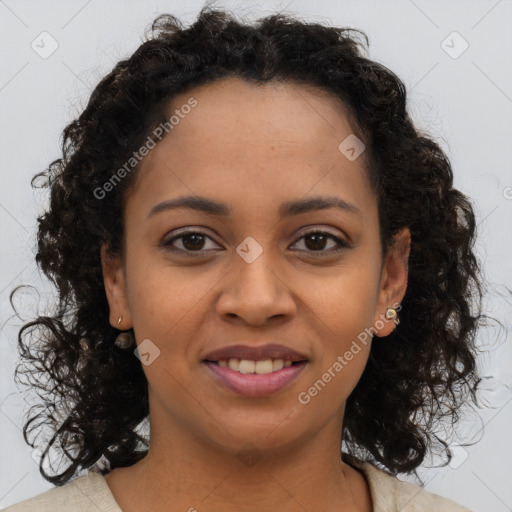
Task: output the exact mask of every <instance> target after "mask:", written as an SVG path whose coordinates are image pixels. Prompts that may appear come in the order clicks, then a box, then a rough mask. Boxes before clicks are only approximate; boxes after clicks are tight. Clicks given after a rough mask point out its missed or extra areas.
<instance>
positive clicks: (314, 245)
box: [162, 230, 350, 257]
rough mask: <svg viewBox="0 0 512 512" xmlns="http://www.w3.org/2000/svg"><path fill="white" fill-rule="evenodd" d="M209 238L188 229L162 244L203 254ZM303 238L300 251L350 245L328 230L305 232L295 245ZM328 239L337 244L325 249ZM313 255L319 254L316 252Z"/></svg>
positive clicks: (332, 250)
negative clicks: (302, 247) (303, 246)
mask: <svg viewBox="0 0 512 512" xmlns="http://www.w3.org/2000/svg"><path fill="white" fill-rule="evenodd" d="M207 240H211V241H213V240H212V238H211V237H209V236H208V235H207V234H206V233H204V232H202V231H194V230H188V231H182V232H181V233H180V234H179V235H177V236H174V237H173V238H170V239H169V240H166V241H164V242H163V243H162V246H163V247H166V248H168V249H169V250H171V251H173V252H177V253H182V254H186V255H187V256H201V255H203V254H204V253H205V252H211V251H208V250H207V248H205V245H206V242H207ZM302 240H304V245H305V247H306V249H300V251H302V252H309V253H320V254H319V255H325V254H335V253H338V252H340V251H342V250H343V249H345V248H348V247H350V245H349V244H348V243H347V242H346V241H345V240H343V239H341V238H339V237H337V236H335V235H333V234H331V233H329V232H327V231H310V232H309V233H305V234H304V235H303V236H302V237H301V238H299V240H297V242H295V244H294V245H297V244H298V243H299V242H301V241H302ZM328 240H331V241H334V242H335V244H334V247H331V248H329V249H328V250H325V248H326V245H327V242H328ZM176 243H177V244H178V245H181V247H179V246H178V247H177V246H176V245H175V244H176ZM292 247H293V246H292ZM194 253H196V254H194ZM311 255H312V256H315V257H316V256H317V255H316V254H311Z"/></svg>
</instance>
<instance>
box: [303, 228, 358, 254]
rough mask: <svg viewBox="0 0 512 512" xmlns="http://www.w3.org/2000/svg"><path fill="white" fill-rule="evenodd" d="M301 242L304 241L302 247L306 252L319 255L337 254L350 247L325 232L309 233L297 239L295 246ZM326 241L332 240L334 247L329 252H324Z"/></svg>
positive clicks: (343, 241)
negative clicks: (304, 247) (303, 246)
mask: <svg viewBox="0 0 512 512" xmlns="http://www.w3.org/2000/svg"><path fill="white" fill-rule="evenodd" d="M301 240H304V241H305V242H304V245H305V246H306V252H309V253H320V255H325V254H334V253H338V252H340V251H342V250H343V249H345V248H348V247H350V245H349V244H348V243H347V242H346V241H345V240H343V239H341V238H339V237H337V236H334V235H333V234H331V233H329V232H327V231H310V232H309V233H306V234H304V235H303V236H302V237H301V238H299V240H298V241H297V242H295V244H297V243H299V242H300V241H301ZM328 240H334V242H335V246H334V248H332V247H331V248H330V249H329V250H324V249H325V247H326V244H327V241H328ZM295 244H294V245H295ZM313 256H315V257H316V256H317V255H316V254H313Z"/></svg>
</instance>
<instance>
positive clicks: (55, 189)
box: [11, 6, 483, 485]
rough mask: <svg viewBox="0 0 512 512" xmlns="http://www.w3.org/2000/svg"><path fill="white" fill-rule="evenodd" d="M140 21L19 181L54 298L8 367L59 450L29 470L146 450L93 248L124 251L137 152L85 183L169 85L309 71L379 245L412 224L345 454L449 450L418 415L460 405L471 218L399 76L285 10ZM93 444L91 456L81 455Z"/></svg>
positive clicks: (283, 77)
mask: <svg viewBox="0 0 512 512" xmlns="http://www.w3.org/2000/svg"><path fill="white" fill-rule="evenodd" d="M150 34H151V36H150V37H147V38H146V40H145V41H144V42H143V44H141V46H140V47H139V48H138V49H137V50H136V51H135V53H133V55H131V56H130V57H129V58H127V59H125V60H122V61H120V62H118V63H117V64H116V66H115V67H114V68H113V70H112V71H111V72H110V73H109V74H108V75H107V76H105V77H104V78H103V79H102V80H101V81H100V83H99V84H98V85H97V87H96V88H95V89H94V91H93V92H92V94H91V97H90V100H89V102H88V104H87V107H86V108H85V110H83V112H82V113H81V114H80V116H79V117H78V118H77V119H76V120H74V121H73V122H71V123H70V124H69V125H68V126H66V128H65V129H64V132H63V141H62V157H61V158H59V159H58V160H55V161H53V162H52V163H51V164H50V165H49V167H48V169H46V170H45V171H44V172H43V173H39V174H37V175H36V176H34V178H33V180H32V186H34V187H35V186H36V184H35V181H36V180H37V181H40V180H41V179H43V180H44V184H43V185H40V186H44V187H48V188H49V192H50V203H49V207H48V208H47V209H46V211H45V212H44V214H42V215H41V216H39V217H38V219H37V220H38V223H39V230H38V237H37V243H38V251H37V255H36V261H37V264H38V265H39V266H40V268H41V269H42V271H43V272H44V273H45V275H46V276H47V277H48V278H49V279H50V281H51V282H52V283H53V284H54V285H55V286H56V288H57V289H58V301H57V303H56V305H55V308H54V311H52V314H51V315H48V316H37V318H36V319H35V320H32V321H30V322H28V323H25V324H24V325H23V326H22V328H21V329H20V331H19V335H18V342H19V350H20V354H21V362H20V363H19V364H18V366H17V368H16V372H15V377H16V378H18V377H19V374H21V373H23V374H28V375H29V377H30V382H31V384H32V385H33V386H35V387H36V388H37V392H38V394H39V396H40V398H41V401H42V402H41V403H39V404H37V405H35V406H33V407H31V408H30V411H29V413H28V415H27V418H26V422H25V424H24V428H23V435H24V438H25V441H26V442H27V443H29V444H30V445H31V446H32V447H34V446H35V444H34V442H33V441H31V440H29V434H33V433H34V432H37V430H38V428H39V427H41V425H45V426H46V427H48V426H49V427H50V428H51V436H49V439H48V440H47V444H46V450H45V451H44V455H48V451H49V450H50V448H52V447H53V448H57V449H58V450H61V451H62V453H63V455H64V456H63V459H64V460H66V462H68V465H67V467H66V468H65V469H64V470H63V471H61V472H60V473H58V474H53V475H52V474H48V473H47V472H46V471H45V470H44V469H43V460H41V463H40V472H41V474H42V475H43V477H44V478H45V479H47V480H48V481H50V482H52V483H54V484H55V485H63V484H64V483H66V482H67V481H68V480H70V479H71V478H72V477H73V476H74V475H75V473H76V472H77V471H80V470H85V469H88V468H90V469H93V470H100V471H101V472H102V473H103V474H105V473H106V472H108V470H109V469H114V468H116V467H121V466H130V465H132V464H134V463H135V462H137V461H138V460H140V459H141V458H143V457H144V456H145V455H146V453H147V447H148V446H149V443H148V439H147V437H146V436H145V435H143V434H142V433H141V432H140V431H139V428H140V426H141V425H142V424H143V422H144V421H145V420H147V417H148V414H149V407H148V384H147V380H146V377H145V375H144V372H143V369H142V365H141V362H140V360H139V359H138V358H137V357H135V356H134V354H133V351H132V350H129V351H126V350H123V349H121V348H119V347H117V346H115V345H114V340H115V338H116V336H117V335H118V334H119V331H118V330H117V329H115V328H113V327H112V326H111V325H110V323H109V305H108V302H107V298H106V294H105V289H104V283H103V276H102V267H101V259H100V247H101V245H102V244H103V243H105V244H107V245H108V248H109V252H110V253H111V254H113V255H116V254H120V253H122V251H123V250H124V229H123V214H124V205H125V199H126V195H127V192H128V191H129V190H130V187H132V185H133V183H134V180H135V179H136V176H137V169H138V166H136V167H134V169H133V171H132V172H130V173H129V174H128V176H126V177H125V178H124V179H123V180H121V181H120V183H118V184H117V185H116V186H115V187H114V188H113V190H112V191H110V192H109V194H108V195H107V197H106V198H98V197H97V196H98V194H95V193H94V191H95V190H97V189H98V187H101V186H102V185H103V184H104V183H105V182H107V181H108V180H109V179H112V176H113V170H114V169H118V168H119V167H120V166H122V165H123V163H124V162H126V161H127V160H128V159H129V158H130V157H131V155H132V154H133V152H134V151H136V150H137V149H138V148H140V146H141V145H142V144H143V141H144V140H145V139H146V138H147V136H148V134H149V133H150V132H151V131H152V130H154V129H155V127H156V126H158V125H159V124H160V123H162V122H165V121H166V119H167V114H166V111H167V108H166V107H167V106H168V104H169V101H170V100H172V98H173V97H174V96H175V95H177V94H179V93H182V92H184V91H186V90H188V89H191V88H192V87H194V86H197V85H200V84H205V83H210V82H212V81H214V80H217V79H220V78H223V77H228V76H236V77H239V78H242V79H245V80H247V81H252V82H253V83H264V82H267V81H269V80H280V81H286V82H289V83H292V84H298V85H300V84H307V85H313V86H316V87H319V88H321V89H323V90H324V91H327V92H329V93H330V94H331V95H334V96H336V97H337V98H339V99H340V100H341V101H342V103H343V104H344V105H345V106H346V108H347V111H348V113H349V115H350V119H351V123H352V128H353V130H354V132H355V133H357V135H358V137H359V138H360V139H361V140H362V141H363V142H364V144H365V146H366V151H365V158H367V159H368V160H367V168H368V174H369V177H370V180H371V183H372V186H373V189H374V191H375V194H376V197H377V201H378V211H379V223H380V233H381V245H382V247H383V248H384V249H386V248H388V247H389V246H390V244H391V243H392V240H393V235H394V234H396V233H397V232H398V230H399V229H400V228H402V227H404V226H406V227H408V228H409V230H410V232H411V252H410V258H409V278H408V287H407V292H406V295H405V297H404V299H403V302H402V309H401V313H400V318H401V323H400V326H399V328H397V329H396V330H394V331H393V332H392V333H391V334H390V335H389V336H388V337H387V338H386V341H385V343H377V344H373V345H372V347H371V352H370V355H369V360H368V363H367V366H366V368H365V370H364V372H363V374H362V377H361V379H360V381H359V382H358V384H357V386H356V388H355V389H354V391H353V392H352V394H351V395H350V397H349V398H348V401H347V404H346V410H345V419H344V425H343V441H344V443H345V451H346V454H344V455H343V456H344V457H348V458H347V460H350V457H356V456H357V457H358V458H360V459H364V460H367V461H368V462H371V463H373V464H375V465H380V466H382V467H383V468H385V469H387V470H388V471H390V472H391V473H393V474H396V473H400V472H411V471H413V470H415V468H417V467H418V466H419V465H420V464H421V463H422V461H423V460H424V458H425V457H426V456H427V454H428V453H429V451H432V450H433V447H434V445H435V446H440V447H441V448H442V449H443V450H444V451H445V452H446V453H448V460H449V457H450V451H449V447H448V444H447V443H446V442H445V441H443V440H442V439H440V438H439V437H438V435H436V434H433V432H434V428H435V427H436V425H438V423H439V422H440V421H441V420H443V421H444V420H446V419H449V421H451V423H452V424H455V423H456V422H457V421H458V420H459V417H460V411H461V405H462V404H463V403H464V402H465V401H466V400H467V399H468V398H472V399H473V401H475V391H476V389H477V387H478V383H479V380H480V379H479V377H478V374H477V370H476V357H477V352H478V350H477V348H476V344H475V341H476V332H477V330H478V327H479V321H480V319H481V318H482V316H483V315H482V314H481V308H482V306H481V305H482V282H481V281H480V279H481V278H480V266H479V262H478V260H477V259H476V257H475V253H474V252H473V249H474V242H475V233H476V227H475V216H474V212H473V209H472V205H471V203H470V201H469V200H468V198H467V197H466V196H465V195H463V194H462V193H461V192H460V191H458V190H456V189H454V188H453V176H452V169H451V165H450V162H449V160H448V158H447V156H446V155H445V154H444V153H443V151H442V150H441V148H440V147H439V146H438V145H437V144H436V143H435V142H434V141H433V140H432V139H431V138H429V137H428V136H427V135H426V134H422V133H420V132H419V131H418V130H417V129H416V128H415V127H414V125H413V122H412V121H411V118H410V117H409V114H408V113H407V111H406V90H405V87H404V84H403V83H402V82H401V80H400V79H399V78H398V77H397V76H396V75H395V74H394V73H393V72H391V71H390V70H389V69H387V68H386V67H385V66H383V65H381V64H379V63H376V62H374V61H372V60H370V59H368V58H366V57H365V56H364V55H363V51H365V45H364V44H363V43H362V42H361V41H360V39H359V37H358V36H359V35H362V36H364V39H365V41H366V46H368V38H367V36H366V35H365V34H364V32H362V31H360V30H356V29H351V28H338V27H330V26H324V25H320V24H316V23H306V22H304V21H301V20H299V19H298V18H297V17H293V16H290V15H283V14H274V15H271V16H268V17H265V18H261V19H259V20H257V21H256V22H255V23H254V24H252V25H251V24H248V23H246V22H241V21H240V20H237V19H236V18H235V17H234V16H233V14H231V13H227V12H224V11H223V10H219V9H212V8H211V7H210V6H206V7H203V9H202V10H201V12H200V13H199V16H198V19H197V20H196V21H195V22H194V23H193V24H191V25H190V26H189V27H188V28H185V27H183V25H182V23H181V22H180V21H179V20H178V19H177V18H176V17H174V16H172V15H170V14H164V15H161V16H159V17H158V18H157V19H156V20H155V21H154V22H153V24H152V26H151V33H150ZM15 291H16V290H14V291H13V292H12V293H11V303H12V296H13V293H14V292H15ZM28 335H30V336H29V338H30V339H29V340H25V338H26V337H27V336H28ZM383 390H385V392H384V391H383ZM340 435H341V433H340ZM440 443H441V444H440ZM100 458H102V460H105V459H106V460H107V461H108V466H107V467H106V468H105V467H100V466H98V465H97V463H98V461H99V460H100ZM98 468H99V469H98Z"/></svg>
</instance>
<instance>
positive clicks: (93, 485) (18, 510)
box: [5, 462, 471, 512]
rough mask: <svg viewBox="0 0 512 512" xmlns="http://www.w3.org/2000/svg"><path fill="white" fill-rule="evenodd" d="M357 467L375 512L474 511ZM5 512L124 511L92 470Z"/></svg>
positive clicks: (369, 468)
mask: <svg viewBox="0 0 512 512" xmlns="http://www.w3.org/2000/svg"><path fill="white" fill-rule="evenodd" d="M357 466H358V467H359V468H360V469H361V470H362V472H363V473H364V474H365V476H366V479H367V480H368V483H369V485H370V493H371V496H372V500H373V507H374V508H373V512H471V511H470V510H469V509H467V508H464V507H461V506H460V505H457V504H456V503H454V502H453V501H450V500H448V499H446V498H443V497H441V496H438V495H437V494H433V493H430V492H427V491H425V490H423V489H422V488H421V487H419V486H417V485H415V484H412V483H409V482H402V481H400V480H398V478H396V477H394V476H392V475H389V474H388V473H386V472H384V471H382V470H380V469H377V468H375V467H374V466H372V465H371V464H369V463H366V462H365V463H359V464H357ZM5 510H6V512H122V510H121V508H120V507H119V505H118V504H117V503H116V501H115V499H114V497H113V495H112V493H111V492H110V488H109V486H108V485H107V481H106V479H105V477H104V476H103V475H101V474H100V473H89V474H88V475H86V476H81V477H79V478H76V479H75V480H73V481H72V482H68V483H67V484H65V485H63V486H60V487H54V488H53V489H50V490H48V491H46V492H44V493H42V494H39V495H38V496H35V497H34V498H30V499H28V500H25V501H22V502H21V503H18V504H16V505H12V506H10V507H8V508H7V509H5Z"/></svg>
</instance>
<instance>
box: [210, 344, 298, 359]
mask: <svg viewBox="0 0 512 512" xmlns="http://www.w3.org/2000/svg"><path fill="white" fill-rule="evenodd" d="M229 359H247V360H249V361H264V360H265V359H283V360H284V361H292V362H293V361H306V360H308V358H307V356H305V355H304V354H301V353H300V352H297V351H296V350H293V349H292V348H289V347H285V346H284V345H278V344H276V343H271V344H268V345H261V346H259V347H255V346H249V345H231V346H228V347H221V348H218V349H216V350H213V351H212V352H208V354H206V356H205V357H204V358H203V361H222V360H229Z"/></svg>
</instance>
